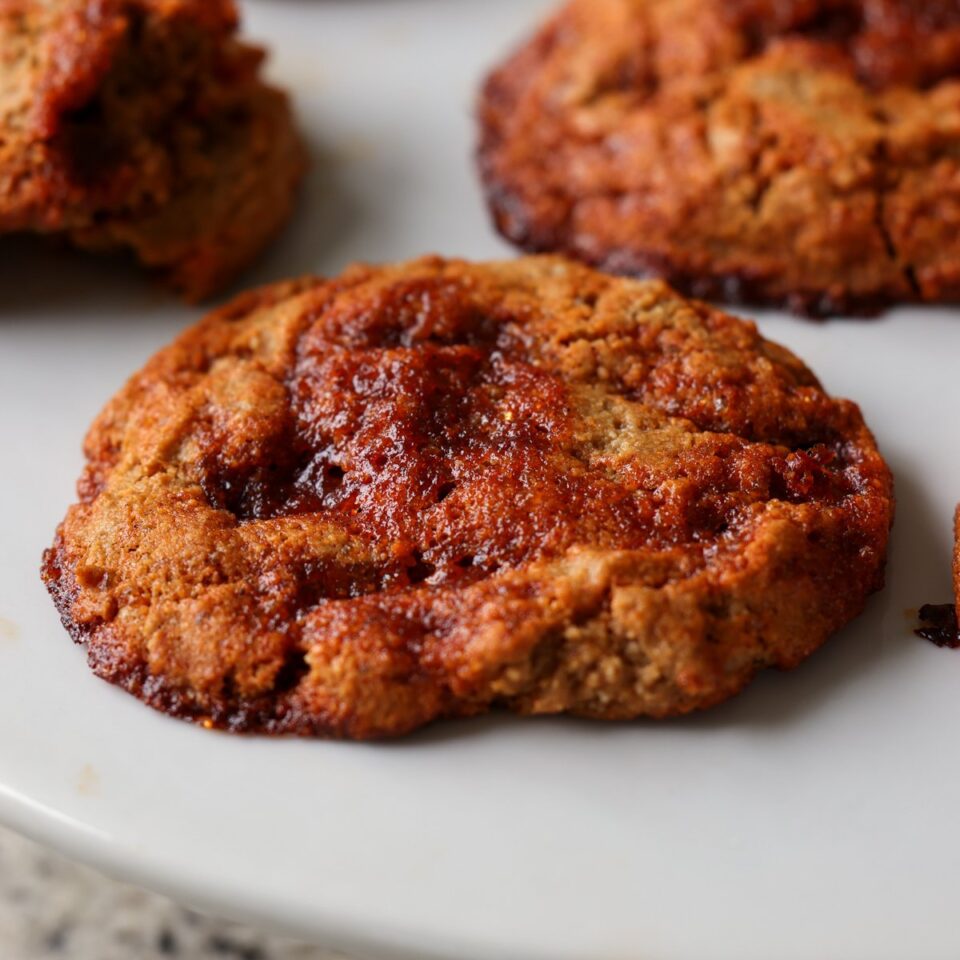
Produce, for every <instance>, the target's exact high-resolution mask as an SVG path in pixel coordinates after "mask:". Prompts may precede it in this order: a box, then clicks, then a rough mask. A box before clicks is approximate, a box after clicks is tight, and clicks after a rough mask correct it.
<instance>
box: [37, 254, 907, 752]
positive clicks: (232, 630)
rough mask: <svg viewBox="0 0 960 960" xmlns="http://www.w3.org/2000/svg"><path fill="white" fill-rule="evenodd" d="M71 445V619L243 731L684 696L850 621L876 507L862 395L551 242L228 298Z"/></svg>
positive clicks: (876, 556)
mask: <svg viewBox="0 0 960 960" xmlns="http://www.w3.org/2000/svg"><path fill="white" fill-rule="evenodd" d="M85 449H86V455H87V460H88V465H87V467H86V470H85V472H84V475H83V477H82V479H81V480H80V483H79V486H78V492H79V497H80V502H79V503H78V504H77V505H75V506H73V507H72V508H71V509H70V511H69V512H68V514H67V517H66V519H65V521H64V522H63V524H62V525H61V527H60V529H59V531H58V534H57V539H56V542H55V544H54V546H53V548H52V549H51V550H49V551H48V552H47V554H46V557H45V561H44V570H43V575H44V579H45V580H46V583H47V586H48V588H49V589H50V591H51V594H52V595H53V598H54V600H55V601H56V603H57V606H58V608H59V610H60V612H61V615H62V617H63V621H64V624H65V625H66V626H67V628H68V629H69V630H70V632H71V633H72V634H73V636H74V638H75V639H76V640H78V641H80V642H83V643H85V644H86V646H87V650H88V655H89V660H90V663H91V665H92V667H93V669H94V670H95V671H96V672H97V673H98V674H100V675H101V676H103V677H105V678H106V679H108V680H110V681H112V682H114V683H118V684H120V685H121V686H124V687H126V688H127V689H128V690H130V691H131V692H133V693H134V694H136V695H137V696H139V697H141V698H142V699H144V700H145V701H147V702H148V703H150V704H151V705H153V706H155V707H158V708H160V709H163V710H167V711H169V712H171V713H174V714H177V715H180V716H184V717H189V718H194V719H198V720H201V721H204V722H206V723H208V724H210V725H218V726H225V727H229V728H232V729H236V730H261V731H268V732H290V733H298V734H315V735H337V736H351V737H358V738H364V737H373V736H385V735H395V734H400V733H404V732H406V731H409V730H412V729H414V728H415V727H417V726H419V725H421V724H423V723H426V722H428V721H430V720H433V719H435V718H438V717H444V716H463V715H469V714H474V713H478V712H481V711H484V710H487V709H489V708H491V707H506V708H510V709H513V710H517V711H519V712H521V713H558V712H571V713H576V714H580V715H584V716H590V717H598V718H610V719H623V718H630V717H636V716H641V715H649V716H655V717H665V716H670V715H675V714H681V713H686V712H688V711H691V710H695V709H698V708H702V707H706V706H709V705H711V704H714V703H717V702H719V701H721V700H723V699H725V698H727V697H729V696H731V695H732V694H734V693H736V692H737V691H738V690H740V689H741V688H742V687H743V686H744V685H745V684H746V683H747V682H748V681H749V680H750V679H751V677H753V675H754V674H755V673H756V672H757V671H758V670H760V669H762V668H763V667H766V666H778V667H792V666H794V665H796V664H797V663H799V662H800V661H801V660H802V659H803V658H804V657H806V656H807V655H808V654H810V653H811V652H812V651H813V650H814V649H815V648H816V647H817V646H819V645H820V644H821V643H822V642H823V641H824V640H825V639H826V638H827V637H828V636H829V635H830V634H831V633H832V632H834V631H835V630H837V629H838V628H840V627H841V626H843V625H844V624H845V623H846V622H848V621H849V620H850V619H851V618H852V617H854V616H855V615H856V614H857V613H859V612H860V610H861V608H862V606H863V603H864V601H865V598H866V597H867V595H868V594H870V593H871V592H872V591H874V590H876V589H878V588H879V587H880V585H881V582H882V577H883V566H884V559H885V553H886V544H887V536H888V530H889V527H890V523H891V520H892V513H893V495H892V487H891V479H890V475H889V472H888V470H887V467H886V465H885V463H884V462H883V460H882V458H881V457H880V454H879V453H878V452H877V449H876V446H875V444H874V441H873V438H872V436H871V434H870V432H869V430H868V429H867V427H866V426H865V425H864V422H863V419H862V417H861V415H860V412H859V410H858V408H857V407H856V405H855V404H853V403H851V402H849V401H846V400H840V399H835V398H833V397H830V396H829V395H828V394H826V393H825V392H824V390H823V389H822V388H821V387H820V386H819V384H818V383H817V381H816V379H815V377H814V376H813V374H812V373H810V371H809V370H807V368H806V367H804V366H803V364H802V363H801V362H800V361H799V360H797V359H796V358H795V357H794V356H793V355H792V354H790V353H789V352H787V351H786V350H784V349H783V348H781V347H778V346H776V345H775V344H773V343H770V342H769V341H766V340H764V339H763V338H761V337H760V336H759V334H758V333H757V330H756V328H755V327H754V326H753V325H752V324H750V323H748V322H746V321H742V320H738V319H736V318H733V317H730V316H728V315H726V314H724V313H721V312H720V311H718V310H715V309H713V308H711V307H708V306H706V305H704V304H701V303H697V302H692V301H687V300H684V299H683V298H682V297H680V296H678V295H677V294H676V293H674V292H673V291H672V290H671V289H670V288H669V287H667V286H666V285H665V284H663V283H661V282H658V281H646V282H641V281H632V280H623V279H616V278H612V277H609V276H605V275H602V274H599V273H596V272H594V271H592V270H590V269H588V268H586V267H583V266H580V265H577V264H572V263H569V262H567V261H563V260H560V259H557V258H547V257H544V258H527V259H522V260H519V261H516V262H509V263H497V264H476V265H475V264H469V263H465V262H461V261H445V260H440V259H424V260H421V261H416V262H413V263H409V264H401V265H398V266H392V267H382V268H373V267H363V266H359V267H355V268H351V269H350V270H348V271H347V272H346V273H345V274H344V275H343V276H341V277H340V278H338V279H335V280H331V281H323V280H318V279H305V280H301V281H296V282H291V283H287V284H280V285H276V286H272V287H267V288H264V289H262V290H259V291H255V292H252V293H250V294H247V295H245V296H242V297H240V298H239V299H238V300H236V301H234V302H233V303H231V304H229V305H227V306H226V307H224V308H223V309H221V310H219V311H217V312H215V313H213V314H212V315H210V316H209V317H208V318H206V319H205V320H203V321H202V322H201V323H199V324H198V325H197V326H195V327H194V328H192V329H190V330H188V331H187V332H186V333H185V334H184V335H183V336H181V337H180V338H179V339H178V340H177V341H176V342H174V343H173V344H172V345H171V346H169V347H168V348H166V349H165V350H163V351H161V352H160V353H159V354H158V355H157V356H156V357H154V358H153V359H152V360H151V361H150V362H149V363H148V364H147V366H146V367H145V368H144V369H143V370H142V371H141V372H140V373H138V374H137V375H136V376H134V377H133V378H132V379H131V380H130V382H129V383H128V384H127V385H126V387H124V389H123V390H121V391H120V393H119V394H118V395H117V396H116V397H115V398H114V399H113V400H112V401H111V402H110V403H109V404H108V406H107V407H106V408H105V410H104V411H103V412H102V414H101V415H100V417H99V418H98V420H97V421H96V423H95V424H94V425H93V427H92V429H91V431H90V433H89V435H88V438H87V442H86V448H85Z"/></svg>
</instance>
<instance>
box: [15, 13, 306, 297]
mask: <svg viewBox="0 0 960 960" xmlns="http://www.w3.org/2000/svg"><path fill="white" fill-rule="evenodd" d="M236 30H237V12H236V9H235V7H234V4H233V3H232V2H231V0H94V2H87V0H57V2H45V0H0V233H17V232H27V231H29V232H36V233H42V234H57V235H61V236H64V237H66V238H67V239H68V240H69V242H70V243H72V244H74V245H76V246H78V247H83V248H86V249H90V250H98V251H111V250H126V251H129V252H131V253H133V254H134V255H135V256H136V257H137V259H139V260H140V261H141V263H143V264H144V265H145V266H146V267H148V268H150V269H151V270H154V271H156V272H157V273H159V274H160V275H161V276H162V277H163V278H164V279H165V280H166V281H167V282H168V283H169V284H171V285H172V286H173V287H175V288H176V289H177V290H178V291H180V292H181V293H182V294H183V295H184V296H185V297H187V298H188V299H192V300H195V299H201V298H204V297H207V296H209V295H211V294H213V293H215V292H216V291H217V290H219V289H220V288H222V287H223V286H224V285H225V284H226V283H227V282H228V281H229V280H230V279H231V278H232V277H233V276H234V275H235V274H236V273H237V272H238V271H239V270H241V269H242V268H243V267H244V266H246V265H247V264H248V263H249V262H250V261H251V260H252V259H253V258H254V257H255V256H256V255H257V254H258V253H259V252H260V250H261V249H262V248H263V247H264V245H265V244H266V243H267V242H268V241H269V240H270V239H271V237H273V235H274V234H275V233H276V232H277V231H278V230H279V228H280V227H281V226H282V225H283V223H284V222H285V221H286V219H287V218H288V216H289V214H290V212H291V209H292V205H293V200H294V193H295V188H296V186H297V183H298V182H299V180H300V178H301V176H302V174H303V171H304V167H305V153H304V148H303V145H302V143H301V141H300V138H299V136H298V134H297V132H296V131H295V129H294V126H293V119H292V116H291V112H290V107H289V104H288V102H287V98H286V96H285V95H284V94H283V93H281V92H280V91H278V90H275V89H273V88H272V87H270V86H268V85H266V84H264V83H263V81H262V80H261V78H260V67H261V62H262V60H263V52H262V51H261V50H260V49H259V48H257V47H253V46H250V45H248V44H246V43H244V42H241V41H240V40H238V39H237V37H236Z"/></svg>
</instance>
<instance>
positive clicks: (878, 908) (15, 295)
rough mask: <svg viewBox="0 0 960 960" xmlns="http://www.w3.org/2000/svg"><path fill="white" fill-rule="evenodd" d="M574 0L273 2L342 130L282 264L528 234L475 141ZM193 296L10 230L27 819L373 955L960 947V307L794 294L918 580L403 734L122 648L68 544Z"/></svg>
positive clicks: (287, 50)
mask: <svg viewBox="0 0 960 960" xmlns="http://www.w3.org/2000/svg"><path fill="white" fill-rule="evenodd" d="M548 5H549V4H548V2H547V0H523V2H521V0H339V2H337V0H324V2H321V0H314V2H311V0H261V2H250V3H249V4H248V14H249V15H248V25H249V32H250V33H251V34H252V35H254V36H258V37H263V38H264V39H265V40H267V41H268V42H269V43H270V44H271V45H272V46H273V47H274V50H275V54H276V55H275V59H274V61H273V67H272V69H273V72H274V74H275V75H276V77H277V78H278V79H279V80H281V81H282V82H283V83H284V84H285V85H286V86H288V87H290V88H292V89H293V90H295V91H296V94H297V100H298V104H299V109H300V113H301V115H302V118H303V121H304V124H305V125H306V127H307V128H308V130H309V132H310V135H311V138H312V140H313V142H314V149H315V152H316V154H317V157H318V158H319V159H318V162H317V164H316V167H315V170H314V174H313V178H312V181H311V183H310V187H309V189H308V191H307V195H306V197H305V201H304V205H303V211H302V213H301V214H300V216H299V218H298V220H297V222H296V223H295V224H294V226H293V228H292V230H291V231H290V232H289V233H288V234H287V235H286V237H285V239H284V240H283V241H282V243H281V244H280V245H279V246H278V248H276V249H275V250H274V252H273V253H272V255H271V256H270V257H269V259H268V260H267V261H266V263H264V264H263V265H262V267H261V268H260V270H259V271H258V272H257V274H256V275H255V276H252V277H249V278H248V281H249V282H258V281H263V280H266V279H270V278H275V277H279V276H282V275H286V274H293V273H298V272H303V271H308V270H309V271H319V272H326V273H331V272H334V271H337V270H339V269H340V268H341V267H342V266H343V265H344V264H345V263H346V262H347V261H349V260H352V259H355V258H365V259H370V260H383V259H397V258H401V257H406V256H410V255H414V254H419V253H422V252H426V251H429V250H439V251H443V252H445V253H451V254H453V253H456V254H465V255H470V256H474V257H484V256H491V255H502V254H504V253H505V252H506V251H505V249H504V248H503V247H502V246H501V245H500V244H499V242H498V241H497V240H496V239H495V238H494V236H493V234H492V232H491V230H490V229H489V227H488V225H487V220H486V216H485V213H484V209H483V206H482V203H481V198H480V194H479V190H478V187H477V183H476V180H475V177H474V172H473V167H472V163H471V152H472V137H473V130H472V123H471V116H470V114H471V103H472V98H473V94H474V90H475V87H476V84H477V81H478V78H479V77H480V75H481V73H482V71H483V69H484V67H485V66H486V65H488V64H490V63H492V62H493V61H494V60H496V59H497V58H498V57H499V56H500V55H501V54H502V53H503V52H504V51H505V50H506V48H508V47H509V46H510V45H511V44H512V43H514V42H515V40H516V39H517V38H519V37H520V36H521V35H522V33H523V32H524V31H525V30H526V29H527V28H528V26H529V25H530V24H531V23H532V22H533V21H535V20H536V18H537V17H538V16H539V15H540V14H541V13H542V12H543V11H544V10H545V9H546V8H547V7H548ZM196 316H197V313H196V311H192V310H188V309H185V308H181V307H179V306H176V305H174V304H172V303H171V302H170V300H169V299H168V298H166V297H165V295H164V294H162V293H160V292H157V291H155V290H151V289H150V288H149V287H148V286H147V285H146V284H145V283H144V282H143V281H142V279H141V278H140V277H139V275H137V274H135V273H134V272H133V271H127V270H125V269H124V268H123V267H122V266H117V265H115V264H108V263H102V262H100V261H98V260H92V259H86V258H83V257H79V256H75V255H73V254H69V253H66V252H51V251H49V250H44V249H41V248H40V247H39V246H38V245H35V244H32V243H27V242H24V243H20V242H15V243H11V242H4V243H2V244H0V441H2V445H0V450H2V461H0V462H2V469H0V545H2V549H0V618H2V619H0V816H2V818H3V819H4V820H6V821H8V822H10V823H11V824H12V825H14V826H15V827H19V828H20V829H21V830H23V831H24V832H27V833H30V834H32V835H34V836H35V837H38V838H40V839H43V840H45V841H47V842H49V843H52V844H55V845H57V846H59V847H62V848H63V849H65V850H66V851H68V852H70V853H72V854H74V855H76V856H78V857H81V858H83V859H86V860H89V861H92V862H93V863H95V864H98V865H100V866H101V867H103V868H105V869H107V870H110V871H112V872H115V873H117V874H121V875H123V876H125V877H129V878H131V879H133V880H135V881H139V882H141V883H142V884H144V885H147V886H150V887H155V888H157V889H160V890H163V891H165V892H168V893H170V894H173V895H174V896H176V897H179V898H181V899H184V900H187V901H190V902H192V903H194V904H197V905H200V906H202V907H206V908H208V909H211V910H214V911H217V912H220V913H223V914H229V915H232V916H237V917H241V918H244V919H247V920H253V921H260V922H263V923H265V924H269V925H273V926H276V927H279V928H283V929H286V930H288V931H290V932H293V933H297V934H301V935H305V936H307V937H311V938H313V939H316V940H319V941H323V942H325V943H328V944H330V945H333V946H339V947H342V948H347V949H350V950H354V951H357V952H366V953H369V954H372V955H384V956H404V957H411V958H417V960H420V958H426V957H440V958H448V960H493V958H507V960H513V958H519V960H640V958H643V960H718V958H731V960H770V958H771V957H776V958H780V960H789V958H803V960H834V958H835V960H864V958H870V960H885V958H889V960H903V958H907V957H909V958H911V960H932V958H944V960H947V958H949V960H953V958H956V957H957V956H958V955H960V915H958V911H957V906H956V899H957V893H956V883H957V876H958V870H960V748H958V731H960V653H953V652H950V651H947V650H938V649H935V648H934V647H932V646H931V645H929V644H927V643H924V642H923V641H921V640H918V639H916V638H915V637H913V636H912V635H911V626H912V625H913V620H912V617H911V616H910V615H909V613H908V611H909V610H910V608H916V607H917V606H918V605H919V604H921V603H923V602H926V601H942V600H945V599H947V598H948V597H949V572H948V571H949V550H950V533H949V524H950V517H951V510H952V505H953V501H954V499H955V498H957V497H960V482H958V481H957V480H956V478H957V477H958V476H960V440H958V439H957V436H956V431H955V430H954V428H953V426H952V423H953V417H954V416H955V413H956V411H957V410H958V409H960V379H958V377H957V375H956V373H955V363H956V358H957V357H960V315H958V311H952V310H903V311H897V312H894V313H891V314H890V315H889V316H887V317H885V318H884V319H882V320H877V321H874V322H843V321H837V322H832V323H828V324H821V325H817V324H811V323H807V322H803V321H797V320H794V319H790V318H787V317H782V316H777V315H767V316H764V317H762V318H761V323H762V327H763V330H764V332H765V333H767V334H768V335H770V336H772V337H774V338H775V339H777V340H780V341H781V342H783V343H786V344H788V345H789V346H791V347H793V348H794V349H796V350H797V351H798V352H799V353H800V355H801V356H803V357H804V358H805V359H807V360H808V361H809V362H810V364H811V365H812V366H813V368H814V369H815V370H816V371H817V372H818V373H819V374H820V375H821V376H822V378H823V379H824V381H825V383H826V384H827V385H828V387H829V388H830V389H831V390H833V391H834V392H836V393H840V394H845V395H848V396H851V397H854V398H855V399H857V400H859V401H860V402H861V403H862V405H863V407H864V410H865V413H866V415H867V418H868V421H869V422H870V424H871V425H872V426H873V428H874V429H875V431H876V433H877V435H878V437H879V440H880V444H881V447H882V449H883V450H884V451H885V453H886V455H887V457H888V458H889V460H890V462H891V464H892V465H893V467H894V470H895V472H896V476H897V486H898V494H899V502H900V505H899V515H898V520H897V526H896V531H895V536H894V543H893V553H892V558H891V563H890V568H889V587H888V589H887V590H886V591H885V592H884V593H883V594H881V595H879V596H877V597H876V598H875V599H874V600H873V601H872V602H871V604H870V606H869V609H868V611H867V613H866V614H865V615H864V616H863V617H862V618H861V619H860V620H859V621H858V622H857V623H856V624H855V625H854V626H852V627H851V628H850V629H848V630H846V631H845V632H844V633H843V634H842V635H840V636H838V637H836V638H835V639H834V640H832V641H831V642H830V643H829V644H828V645H827V646H826V647H825V648H824V649H823V650H822V651H821V652H820V653H818V654H817V655H816V656H815V657H814V658H813V659H812V660H811V661H809V662H808V663H807V664H805V665H804V666H803V667H801V668H800V669H799V670H797V671H796V672H795V673H793V674H792V675H768V676H765V677H763V678H761V679H760V680H759V681H758V682H757V683H756V684H755V685H754V686H753V687H752V688H751V689H750V690H749V691H748V692H747V693H745V694H744V695H743V696H741V697H740V698H739V699H737V700H736V701H734V702H732V703H730V704H728V705H726V706H724V707H721V708H720V709H717V710H714V711H713V712H711V713H709V714H706V715H703V716H699V717H696V718H694V719H689V720H684V721H681V722H674V723H669V724H655V723H636V724H629V725H613V726H604V725H598V724H589V723H581V722H574V721H563V720H547V721H529V720H514V719H510V718H493V719H486V720H478V721H471V722H463V723H452V724H445V725H440V726H436V727H434V728H432V729H430V730H428V731H426V732H424V733H422V734H420V735H417V736H414V737H412V738H410V739H408V740H405V741H403V742H399V743H393V744H387V745H377V746H371V745H352V744H339V743H321V742H317V743H312V742H293V741H277V742H270V741H267V740H259V739H238V738H234V737H230V736H227V735H223V734H215V733H209V732H205V731H204V730H202V729H197V728H193V727H190V726H188V725H186V724H183V723H179V722H177V721H174V720H169V719H166V718H164V717H162V716H160V715H158V714H155V713H153V712H151V711H150V710H148V709H146V708H145V707H142V706H141V705H140V704H139V703H138V702H137V701H136V700H134V699H133V698H131V697H129V696H127V695H125V694H123V693H120V692H118V691H116V690H114V689H113V688H111V687H109V686H108V685H107V684H105V683H103V682H101V681H100V680H97V679H95V678H94V677H93V676H92V675H91V674H90V673H89V672H88V670H87V667H86V665H85V662H84V657H83V654H82V652H81V651H80V650H79V649H75V648H74V647H73V646H72V645H71V643H70V641H69V640H68V638H67V636H66V634H65V633H64V631H63V630H62V629H61V627H60V624H59V622H58V620H57V617H56V615H55V613H54V610H53V607H52V604H51V603H50V602H49V600H48V599H47V597H46V594H45V592H44V590H43V587H42V586H41V584H40V580H39V577H38V566H39V562H40V554H41V551H42V550H43V548H44V547H45V546H46V545H47V544H48V543H49V542H50V540H51V537H52V534H53V530H54V526H55V525H56V523H57V521H58V520H59V519H60V517H61V515H62V513H63V511H64V509H65V507H66V506H67V503H68V502H69V501H70V500H71V499H72V496H73V482H74V479H75V477H76V476H77V474H78V472H79V469H80V455H79V448H80V440H81V437H82V435H83V432H84V430H85V428H86V426H87V424H88V423H89V421H90V420H91V418H92V417H93V416H94V414H95V413H96V412H97V410H98V408H99V407H100V406H101V404H102V403H103V402H104V401H105V400H106V399H107V397H108V396H109V395H110V394H111V393H113V391H114V390H115V389H116V388H117V387H119V385H120V384H121V383H122V382H123V380H124V379H125V378H126V376H127V375H128V374H129V373H131V372H132V371H133V370H135V369H136V368H137V367H138V366H139V365H140V364H141V363H142V362H143V361H144V360H145V359H146V358H147V356H148V355H149V354H150V353H151V352H152V351H153V350H154V349H155V348H157V347H159V346H160V345H161V344H163V343H165V342H166V341H168V340H169V339H171V338H172V336H173V335H174V334H175V333H176V332H177V331H178V330H180V329H181V328H182V327H183V326H184V325H185V324H187V323H188V322H191V321H192V320H193V319H195V318H196Z"/></svg>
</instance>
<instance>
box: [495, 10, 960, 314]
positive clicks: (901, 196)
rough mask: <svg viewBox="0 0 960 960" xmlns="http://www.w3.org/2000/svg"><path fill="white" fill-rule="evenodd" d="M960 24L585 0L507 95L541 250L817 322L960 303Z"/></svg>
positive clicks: (908, 13)
mask: <svg viewBox="0 0 960 960" xmlns="http://www.w3.org/2000/svg"><path fill="white" fill-rule="evenodd" d="M958 79H960V5H958V4H956V3H954V2H930V3H913V2H907V0H786V2H781V0H573V2H571V3H568V4H566V5H565V6H564V7H563V8H562V9H561V10H560V11H559V12H558V13H557V14H556V15H555V16H553V17H552V18H551V19H550V20H549V21H548V22H547V23H546V24H545V25H544V26H543V27H542V28H541V29H540V30H539V32H538V33H537V34H536V36H535V37H534V38H533V39H531V40H530V41H529V42H528V43H527V44H526V45H525V46H524V47H523V48H522V49H521V50H519V51H518V52H517V53H516V54H515V55H513V56H512V57H510V58H509V59H508V60H507V61H506V62H505V63H504V64H503V65H502V66H500V67H499V68H498V69H497V70H496V71H495V72H494V73H493V74H492V75H491V76H490V78H489V80H488V82H487V83H486V86H485V88H484V90H483V94H482V97H481V102H480V121H481V127H482V138H481V146H480V163H481V168H482V174H483V178H484V181H485V184H486V189H487V194H488V198H489V202H490V206H491V208H492V211H493V214H494V217H495V219H496V223H497V225H498V226H499V228H500V230H501V231H502V232H503V233H504V235H505V236H507V237H508V238H509V239H511V240H512V241H514V242H515V243H517V244H519V245H520V246H522V247H524V248H526V249H528V250H534V251H562V252H566V253H568V254H570V255H573V256H576V257H578V258H580V259H582V260H584V261H586V262H588V263H591V264H594V265H597V266H602V267H604V268H606V269H610V270H613V271H615V272H622V273H630V274H638V275H658V276H663V277H665V278H667V279H668V280H670V281H672V282H673V283H675V284H677V285H678V286H679V287H680V288H681V289H684V290H685V291H687V292H690V293H693V294H694V295H697V296H709V297H713V298H718V299H727V300H731V301H737V300H746V301H753V302H766V303H773V304H786V305H788V306H790V307H791V308H793V309H795V310H797V311H801V312H806V313H810V314H829V313H835V312H863V311H867V312H869V311H872V310H874V309H876V308H877V307H879V306H882V305H884V304H886V303H890V302H896V301H943V300H956V299H958V297H960V82H958Z"/></svg>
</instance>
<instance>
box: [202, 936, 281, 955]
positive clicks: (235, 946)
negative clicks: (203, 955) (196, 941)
mask: <svg viewBox="0 0 960 960" xmlns="http://www.w3.org/2000/svg"><path fill="white" fill-rule="evenodd" d="M207 946H208V947H209V948H210V950H211V951H213V952H214V953H216V954H219V955H220V956H223V957H236V958H237V960H268V958H267V955H266V954H265V953H264V952H263V950H262V949H261V948H260V947H256V946H246V945H244V944H242V943H237V942H236V940H231V939H230V938H229V937H224V936H221V935H219V934H214V935H213V936H211V937H210V939H209V940H208V941H207Z"/></svg>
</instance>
